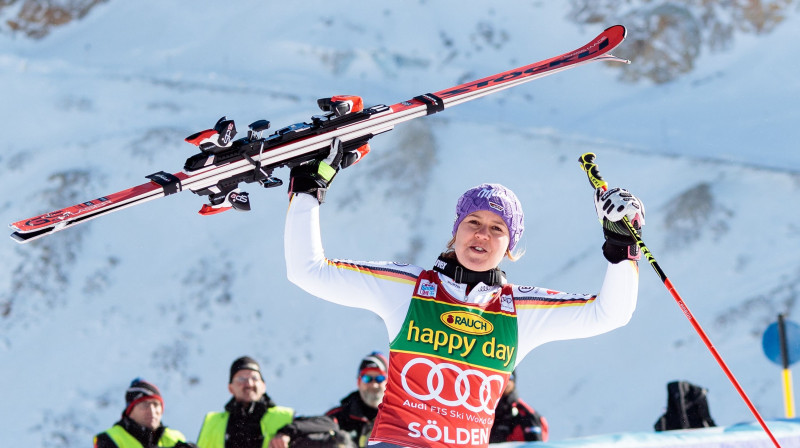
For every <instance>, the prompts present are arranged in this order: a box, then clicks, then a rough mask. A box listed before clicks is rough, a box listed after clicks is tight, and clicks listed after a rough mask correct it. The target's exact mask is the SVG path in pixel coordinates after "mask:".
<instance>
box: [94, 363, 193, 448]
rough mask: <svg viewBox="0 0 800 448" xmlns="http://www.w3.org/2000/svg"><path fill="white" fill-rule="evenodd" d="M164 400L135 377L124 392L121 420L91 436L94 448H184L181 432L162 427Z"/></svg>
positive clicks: (150, 387) (146, 383)
mask: <svg viewBox="0 0 800 448" xmlns="http://www.w3.org/2000/svg"><path fill="white" fill-rule="evenodd" d="M163 413H164V399H163V398H162V397H161V392H160V391H159V390H158V388H157V387H156V386H155V385H154V384H152V383H148V382H147V381H145V380H143V379H141V378H136V379H134V380H133V381H132V382H131V385H130V386H129V387H128V389H127V390H126V391H125V410H124V411H122V419H120V421H118V422H117V423H114V426H112V427H111V428H110V429H108V430H106V431H105V432H102V433H100V434H98V435H96V436H94V448H151V447H181V446H183V447H186V446H191V445H189V444H186V443H184V442H185V441H186V437H185V436H184V435H183V434H181V432H180V431H177V430H174V429H171V428H168V427H166V426H164V425H163V424H161V416H162V414H163Z"/></svg>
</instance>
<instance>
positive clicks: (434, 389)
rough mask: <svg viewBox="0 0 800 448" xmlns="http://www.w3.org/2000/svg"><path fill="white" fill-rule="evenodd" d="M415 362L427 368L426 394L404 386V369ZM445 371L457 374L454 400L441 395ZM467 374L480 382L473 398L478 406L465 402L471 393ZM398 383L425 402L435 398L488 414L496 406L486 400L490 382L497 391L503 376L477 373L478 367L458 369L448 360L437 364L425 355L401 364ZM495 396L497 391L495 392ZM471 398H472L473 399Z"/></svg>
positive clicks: (495, 403)
mask: <svg viewBox="0 0 800 448" xmlns="http://www.w3.org/2000/svg"><path fill="white" fill-rule="evenodd" d="M417 364H424V365H426V366H428V367H430V371H429V372H428V377H427V381H426V384H427V387H428V391H427V392H428V393H426V394H420V393H417V392H416V391H413V390H411V387H409V385H408V380H407V379H406V378H407V374H408V370H409V369H411V367H413V366H415V365H417ZM445 370H452V371H453V372H455V373H457V374H458V377H456V380H455V381H454V382H453V384H452V387H453V392H454V393H455V396H456V397H457V399H456V400H448V399H445V398H443V397H442V396H441V393H442V391H443V390H444V387H445V386H446V384H445V381H444V375H443V374H442V372H443V371H445ZM470 377H477V378H478V379H479V380H480V381H481V385H480V387H479V388H478V396H477V399H478V401H479V402H480V405H479V406H475V405H473V404H471V403H469V401H470V398H472V394H471V392H472V391H471V385H470V381H469V380H470ZM401 378H402V383H403V390H405V391H406V393H408V394H409V395H411V396H412V397H414V398H416V399H418V400H422V401H429V400H436V401H438V402H439V403H441V404H443V405H445V406H463V407H464V408H466V409H468V410H470V411H472V412H481V411H483V412H485V413H487V414H489V415H492V414H494V409H495V408H496V407H497V402H496V401H495V402H494V403H492V404H491V406H490V404H489V401H490V400H491V398H492V383H493V382H497V384H498V386H497V390H498V391H502V390H503V383H504V379H503V377H502V376H500V375H497V374H494V375H489V376H487V375H486V374H485V373H483V372H481V371H480V370H475V369H466V370H464V369H461V368H460V367H458V366H457V365H455V364H451V363H447V362H444V363H440V364H437V363H435V362H433V361H431V360H429V359H426V358H415V359H413V360H411V361H410V362H408V363H407V364H406V365H405V367H403V372H402V375H401ZM498 396H499V394H498ZM473 401H474V400H473Z"/></svg>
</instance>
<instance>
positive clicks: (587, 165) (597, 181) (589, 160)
mask: <svg viewBox="0 0 800 448" xmlns="http://www.w3.org/2000/svg"><path fill="white" fill-rule="evenodd" d="M594 159H595V155H594V154H593V153H591V152H587V153H586V154H584V155H582V156H581V157H580V158H579V159H578V161H579V162H580V164H581V169H583V171H584V172H585V173H586V175H587V176H589V183H591V184H592V186H593V187H594V188H595V189H597V188H602V189H603V190H608V183H607V182H606V181H605V180H603V178H602V177H601V176H600V173H599V171H598V170H597V164H596V163H594ZM623 221H624V222H625V225H626V226H627V228H628V231H629V232H630V233H631V235H632V236H633V238H634V239H635V240H636V245H637V246H638V247H639V250H640V251H641V252H642V254H644V256H645V257H646V258H647V261H648V262H650V265H651V266H653V269H654V270H655V271H656V274H658V277H659V278H660V279H661V281H662V282H663V283H664V286H665V287H666V288H667V291H669V293H670V295H672V297H673V298H674V299H675V301H676V302H678V306H679V307H680V308H681V311H683V314H684V315H685V316H686V318H687V319H689V323H691V324H692V327H694V329H695V331H697V334H699V335H700V339H702V340H703V343H704V344H705V345H706V347H708V350H709V351H710V352H711V355H712V356H713V357H714V359H716V360H717V363H718V364H719V366H720V367H721V368H722V371H723V372H725V376H727V377H728V379H729V380H730V382H731V383H732V384H733V387H734V388H735V389H736V392H738V393H739V395H740V396H741V397H742V400H744V402H745V404H746V405H747V407H748V408H750V412H752V413H753V415H754V416H755V417H756V420H758V423H759V424H760V425H761V427H762V428H763V429H764V432H766V433H767V435H768V436H769V438H770V439H771V440H772V443H773V444H775V446H776V447H777V448H780V447H781V445H780V444H779V443H778V440H777V439H776V438H775V436H774V435H773V434H772V431H770V429H769V427H767V423H766V422H765V421H764V419H763V418H762V417H761V414H759V413H758V410H757V409H756V407H755V406H754V405H753V402H752V401H750V398H749V397H748V396H747V394H746V393H745V392H744V389H742V386H741V385H740V384H739V381H737V380H736V377H734V376H733V372H731V369H729V368H728V365H727V364H725V361H724V360H723V359H722V356H720V354H719V352H718V351H717V349H716V348H715V347H714V344H712V343H711V340H710V339H709V338H708V335H706V332H705V331H703V327H701V326H700V324H699V323H698V322H697V319H695V318H694V315H693V314H692V312H691V311H689V307H688V306H687V305H686V303H685V302H684V301H683V299H682V298H681V296H680V294H678V291H677V290H676V289H675V287H674V286H673V285H672V282H671V281H670V280H669V278H667V275H666V274H665V273H664V271H663V270H662V269H661V266H659V265H658V262H657V261H656V259H655V257H654V256H653V254H652V253H651V252H650V249H648V248H647V246H646V245H645V244H644V241H643V240H642V237H641V235H639V233H638V232H637V231H636V229H634V228H633V225H632V224H631V221H630V220H629V219H628V217H627V216H625V217H623Z"/></svg>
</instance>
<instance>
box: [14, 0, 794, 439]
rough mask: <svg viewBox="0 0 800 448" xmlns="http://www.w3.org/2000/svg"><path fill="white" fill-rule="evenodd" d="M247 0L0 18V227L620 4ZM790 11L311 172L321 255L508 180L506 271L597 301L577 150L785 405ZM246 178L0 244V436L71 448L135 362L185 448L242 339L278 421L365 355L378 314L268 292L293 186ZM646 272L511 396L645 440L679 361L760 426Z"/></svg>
mask: <svg viewBox="0 0 800 448" xmlns="http://www.w3.org/2000/svg"><path fill="white" fill-rule="evenodd" d="M262 3H263V2H256V1H242V2H237V3H235V4H231V5H227V7H226V8H225V9H223V8H220V7H219V5H218V3H217V2H210V1H197V2H193V7H192V8H190V9H186V8H184V7H179V6H177V5H176V4H172V3H170V2H156V1H152V0H146V1H139V2H113V1H112V2H107V3H101V4H99V5H98V6H96V7H94V8H93V9H92V10H91V11H90V12H89V13H88V14H87V15H86V16H85V17H84V18H83V19H82V20H80V21H74V22H71V23H69V24H67V25H64V26H61V27H58V28H55V29H53V30H52V31H51V32H50V34H49V35H48V36H47V37H45V38H43V39H39V40H31V39H27V38H24V37H22V36H21V35H19V34H11V33H10V32H9V31H8V30H7V29H4V30H3V33H2V34H0V82H1V83H2V86H4V88H3V101H2V106H0V122H2V123H4V125H5V126H4V129H6V136H7V137H6V139H5V145H4V146H5V147H4V149H3V150H2V151H0V183H2V185H3V186H4V187H5V191H7V192H10V193H11V194H6V195H5V197H4V199H2V200H0V220H2V221H3V222H7V223H8V222H12V221H16V220H18V219H21V218H24V217H26V216H32V215H34V214H35V213H38V212H44V211H49V210H54V209H57V208H60V207H63V206H65V205H71V204H73V203H77V202H79V201H82V200H87V199H91V198H94V197H97V196H99V195H102V194H107V193H110V192H113V191H118V190H121V189H123V188H127V187H129V186H132V185H136V184H139V183H142V182H143V181H144V176H145V175H147V174H150V173H153V172H156V171H160V170H165V171H174V170H177V169H179V168H180V167H181V166H182V164H183V161H184V160H185V158H186V157H188V156H190V155H192V154H193V153H194V150H193V147H192V146H191V145H189V144H186V143H184V142H183V138H184V137H186V136H187V135H189V134H191V133H193V132H195V131H198V130H202V129H205V128H208V127H210V126H212V125H213V123H214V122H215V121H216V120H217V118H219V117H220V116H222V115H227V116H228V117H230V118H234V119H236V120H237V123H238V126H239V128H240V129H244V128H245V125H246V124H247V123H250V122H252V121H255V120H257V119H260V118H266V119H269V120H271V121H272V122H273V125H274V126H282V125H285V124H290V123H293V122H297V121H302V120H306V119H308V117H309V116H310V115H312V114H315V113H317V110H315V109H316V104H315V101H316V99H317V98H320V97H324V96H330V95H332V94H338V93H354V94H359V95H362V96H363V97H364V98H365V101H366V102H367V103H368V104H376V103H385V104H391V103H394V102H397V101H400V100H402V99H407V98H410V97H412V96H415V95H418V94H420V93H424V92H429V91H436V90H439V89H441V88H445V87H448V86H451V85H455V84H456V83H459V82H463V81H466V80H469V79H475V78H479V77H481V76H484V75H488V74H491V73H496V72H499V71H502V70H507V69H509V68H512V67H515V66H519V65H523V64H526V63H529V62H533V61H535V60H540V59H544V58H547V57H550V56H553V55H556V54H559V53H561V52H563V51H566V50H569V49H571V48H574V47H577V46H578V45H580V44H582V43H584V42H585V41H587V40H588V39H589V38H591V37H593V36H594V35H595V34H596V33H597V32H598V31H600V30H601V29H602V28H604V27H605V26H607V25H611V24H613V23H602V24H591V25H586V24H576V23H574V22H573V21H571V20H569V19H568V18H567V17H569V16H570V13H571V11H570V10H569V7H568V6H567V5H559V6H557V5H555V4H541V3H536V2H534V3H527V2H515V4H502V5H495V4H493V3H489V2H481V3H476V4H475V5H474V7H470V8H462V7H460V5H461V4H460V3H458V2H453V1H446V2H427V1H420V2H417V3H415V4H403V5H396V4H393V3H389V2H370V5H369V6H368V7H365V6H364V5H363V4H362V3H360V2H352V1H340V2H336V3H335V4H334V3H329V2H321V1H314V2H306V4H304V7H303V8H302V9H298V8H297V7H296V6H293V5H292V4H290V3H288V2H285V3H283V4H270V5H269V6H268V7H265V6H264V5H263V4H262ZM15 7H18V6H15V5H12V6H10V7H7V9H5V10H3V11H0V12H2V13H4V14H7V15H6V17H8V15H10V14H12V12H14V8H15ZM796 9H797V7H796V4H793V5H792V8H789V9H788V12H787V19H786V21H785V23H783V24H781V25H780V26H779V27H776V28H775V30H774V31H773V32H770V33H763V34H758V35H754V34H748V33H738V34H736V35H735V38H734V40H733V42H732V45H731V46H730V48H728V49H727V50H726V51H719V52H711V51H703V52H702V54H701V55H700V56H699V57H698V59H697V61H696V64H695V67H694V69H693V70H692V71H691V72H689V73H688V74H685V75H683V76H680V77H678V78H677V79H675V80H674V81H672V82H670V83H665V84H655V83H652V82H647V81H640V82H638V83H628V82H623V81H620V80H619V76H620V68H619V67H612V66H605V65H602V64H593V65H589V66H586V67H580V68H577V69H575V70H571V71H569V72H565V73H562V74H558V75H556V76H553V77H550V78H545V79H542V80H538V81H535V82H534V83H531V84H528V85H525V86H521V87H517V88H515V89H511V90H509V91H506V92H503V93H500V94H498V95H496V96H491V97H487V98H484V99H481V100H478V101H476V102H473V103H469V104H465V105H463V106H459V107H458V108H454V109H452V110H448V111H446V113H443V114H439V115H435V116H432V117H428V118H426V119H424V120H417V121H414V122H412V123H407V124H404V125H401V126H400V127H398V128H397V129H396V130H394V131H393V132H391V133H388V134H385V135H381V136H378V137H376V138H375V140H374V141H373V143H372V147H373V153H372V154H370V156H369V157H368V158H367V159H366V160H365V161H364V163H361V164H359V165H357V167H354V168H353V169H352V170H348V171H347V172H345V173H344V174H343V175H341V176H339V177H338V178H337V180H336V182H335V184H334V185H333V188H332V189H331V192H330V196H329V201H328V203H326V205H325V207H324V209H323V220H324V226H323V232H324V233H323V238H324V241H325V245H326V249H327V252H328V255H329V256H331V257H346V258H353V259H389V260H394V259H396V260H403V261H408V262H415V263H419V264H421V265H424V266H427V265H430V263H431V262H432V260H433V259H434V258H435V256H436V254H437V253H438V252H439V251H440V250H441V249H442V248H443V247H444V244H445V243H446V241H447V239H448V238H449V225H450V224H449V223H450V222H451V220H452V207H453V205H454V202H455V199H456V198H457V197H458V195H459V194H460V193H461V192H462V191H463V190H465V189H466V188H468V187H470V186H472V185H475V184H477V183H480V182H502V183H504V184H506V185H507V186H509V187H510V188H512V189H513V190H514V191H515V192H517V194H518V195H519V196H520V199H521V200H522V202H523V205H524V206H525V209H526V215H527V220H526V223H527V233H526V235H525V237H524V238H523V243H522V244H523V246H524V247H525V248H526V250H527V254H526V256H525V257H523V258H522V259H521V260H520V261H518V262H516V263H509V264H506V265H505V266H504V269H505V270H506V271H507V272H508V274H509V277H510V278H511V279H512V280H513V281H515V282H517V283H523V284H524V283H528V284H536V285H540V286H546V287H551V288H554V289H560V290H566V291H575V292H592V291H596V289H597V288H598V287H599V284H600V282H601V280H602V273H603V272H604V269H605V262H604V260H603V259H602V256H601V255H600V252H599V245H600V243H601V236H600V231H599V229H597V224H596V221H595V218H594V211H593V207H592V205H591V196H590V194H591V191H590V189H589V187H588V184H587V182H586V180H585V176H584V175H583V174H582V173H581V172H580V170H579V169H578V167H577V163H576V160H577V157H578V156H579V155H580V154H582V153H583V152H587V151H593V152H595V153H597V154H598V163H599V165H600V168H601V172H602V173H603V175H604V176H605V177H606V178H607V179H608V180H609V181H610V182H611V183H612V184H621V185H623V186H625V187H627V188H629V189H631V190H632V191H633V192H634V193H635V194H637V195H638V196H640V197H641V198H642V199H643V200H644V201H645V203H646V204H647V211H648V216H647V229H646V233H645V239H646V241H647V243H648V245H649V246H650V247H651V249H652V250H653V251H654V253H655V255H656V257H657V258H658V260H659V262H660V263H661V265H662V266H663V267H664V269H665V270H666V271H667V274H668V275H669V276H670V278H672V280H673V282H674V283H675V285H676V287H677V288H678V290H679V291H680V292H681V294H682V295H683V296H684V299H685V300H686V302H687V303H688V305H689V307H690V308H691V309H692V311H693V312H694V314H695V316H696V317H697V319H698V321H699V322H700V323H701V324H702V325H703V326H704V328H705V329H706V331H707V332H708V333H709V335H710V337H711V338H712V340H713V341H714V342H715V344H716V345H717V348H718V349H719V351H720V352H721V353H722V355H723V357H724V358H725V360H726V361H727V362H728V364H729V366H730V367H731V369H732V370H733V371H734V373H735V374H736V375H737V378H738V379H739V380H740V381H741V383H742V384H743V386H744V388H745V390H746V391H747V392H748V393H749V394H750V396H751V398H752V399H753V401H754V402H755V403H756V405H757V407H758V408H759V409H760V410H761V412H762V413H763V414H764V416H765V417H766V418H770V419H774V418H778V417H781V416H782V414H783V404H782V401H781V400H782V398H781V383H780V371H779V369H778V368H777V367H776V366H774V365H772V364H771V363H769V362H768V361H767V360H766V358H765V357H764V356H763V354H762V352H761V345H760V344H761V340H760V337H761V332H762V331H763V329H764V328H765V327H766V326H767V325H768V324H769V323H771V322H772V321H774V320H775V318H776V316H777V314H778V313H779V312H784V313H788V314H789V318H790V319H791V318H792V317H793V316H792V314H793V313H792V312H793V311H794V308H795V306H796V305H795V304H796V302H797V300H796V299H797V290H798V288H799V287H800V260H798V258H797V255H796V251H797V247H800V244H798V243H800V224H798V222H800V219H798V218H800V211H798V210H799V208H798V207H797V205H798V199H797V198H798V189H800V180H799V177H798V170H797V168H796V166H797V165H798V162H800V160H798V157H800V156H798V154H800V153H799V152H798V151H797V141H800V135H799V133H800V131H798V127H797V126H796V123H798V121H800V120H799V119H800V112H798V109H797V108H796V107H795V106H794V104H793V103H794V102H795V100H796V98H797V97H798V93H800V81H798V80H797V77H796V73H797V69H798V68H800V67H798V64H797V63H793V62H788V61H786V55H787V54H789V51H790V50H789V48H790V47H789V45H791V44H790V43H791V42H796V41H797V39H798V37H800V36H798V34H800V27H798V26H797V23H798V19H797V14H796ZM618 15H619V16H620V17H622V16H623V15H622V14H621V13H620V14H618ZM620 23H623V24H625V22H620ZM634 37H636V36H629V39H631V40H632V39H633V38H634ZM628 57H630V58H631V59H633V60H634V61H636V55H635V54H633V55H629V56H628ZM409 155H411V157H409ZM280 174H282V175H284V176H285V175H286V173H280ZM248 190H249V191H250V193H251V199H252V200H253V205H254V210H253V211H252V212H250V213H249V214H242V213H233V212H230V213H226V214H223V215H220V216H215V217H211V218H202V217H200V216H199V215H197V214H196V213H195V211H196V210H198V209H199V208H200V206H201V204H202V200H201V199H200V198H198V197H197V196H194V195H191V194H189V193H184V194H181V195H175V196H171V197H169V198H165V199H161V200H158V201H154V202H152V203H149V204H146V205H143V206H141V207H137V208H135V209H130V210H127V211H122V212H119V213H116V214H114V215H111V216H108V217H104V218H102V219H100V220H97V221H95V222H92V223H89V224H87V225H84V226H80V227H78V228H75V229H72V230H68V231H64V232H62V233H59V234H56V235H53V236H52V237H48V238H45V239H44V240H42V241H41V243H36V244H31V245H25V246H18V245H16V244H14V243H12V242H11V241H10V240H9V241H8V242H7V243H6V244H3V245H0V259H2V260H3V261H4V265H5V266H6V269H4V270H3V271H2V272H1V273H0V382H2V383H3V384H8V385H12V387H8V388H7V389H5V390H4V392H3V394H2V400H0V401H2V403H3V404H2V405H0V422H2V423H0V429H1V430H2V433H3V434H4V437H3V439H4V443H3V445H6V443H8V444H14V445H20V446H22V445H26V446H64V447H69V446H85V444H86V443H87V440H88V439H89V438H90V437H91V435H92V434H94V433H97V432H100V431H102V430H104V429H106V428H107V427H108V426H110V425H111V424H112V423H113V422H114V421H115V420H116V419H117V418H118V415H119V413H120V411H121V408H122V405H123V400H122V396H123V390H124V388H125V386H126V385H127V383H128V382H129V381H130V380H131V379H132V378H134V377H136V376H143V377H145V378H147V379H149V380H151V381H153V382H155V383H156V384H157V385H159V387H161V390H162V392H163V393H164V395H165V400H166V414H165V418H164V421H165V423H166V424H168V425H170V426H173V427H175V428H178V429H180V430H182V431H184V432H185V433H186V434H187V435H188V436H189V437H190V438H194V437H195V435H196V433H197V431H198V430H199V426H200V423H201V419H202V416H203V414H204V413H205V412H207V411H210V410H217V409H219V408H221V407H222V405H223V403H224V402H225V401H226V400H227V399H228V392H227V389H226V381H227V370H228V366H229V365H230V362H231V361H232V360H233V359H234V358H235V357H238V356H240V355H242V354H250V355H251V356H255V357H256V358H258V359H259V360H261V362H262V366H263V368H264V370H265V372H266V376H267V386H268V392H269V393H270V395H272V397H273V398H274V399H275V400H276V401H277V402H278V403H280V404H284V405H287V406H292V407H295V408H296V409H297V410H298V412H299V413H303V414H313V413H319V412H323V411H325V410H326V409H328V408H329V407H331V406H332V405H334V404H335V403H336V402H337V401H338V399H339V398H341V397H342V396H344V395H345V394H346V393H348V392H349V391H350V390H351V389H352V388H353V387H354V386H355V384H354V378H353V376H354V375H353V368H354V366H355V365H356V363H357V362H358V360H359V359H360V358H361V356H363V355H364V354H365V353H367V352H369V351H371V350H374V349H380V350H386V347H387V344H388V340H387V336H386V332H385V330H384V328H383V325H382V323H381V322H380V321H379V320H378V319H377V318H376V317H374V316H373V315H371V314H369V313H367V312H365V311H362V310H356V309H347V308H342V307H338V306H334V305H331V304H327V303H324V302H321V301H319V300H317V299H314V298H313V297H310V296H308V295H306V294H305V293H303V292H302V291H300V290H299V289H297V288H296V287H294V286H293V285H291V284H289V283H288V282H287V280H286V277H285V272H284V268H283V246H282V231H283V213H284V211H285V207H286V197H285V194H284V190H283V189H282V188H281V189H279V191H276V190H272V191H258V190H256V189H255V188H254V187H251V188H249V189H248ZM641 271H642V276H641V279H642V280H641V288H640V291H641V292H640V305H639V307H638V309H637V312H636V315H635V316H634V319H633V321H632V322H631V323H630V324H629V325H628V326H626V327H624V328H622V329H619V330H617V331H614V332H612V333H609V334H606V335H603V336H599V337H596V338H592V339H587V340H578V341H568V342H558V343H553V344H549V345H546V346H543V347H540V348H539V349H537V350H535V351H534V352H533V353H532V354H531V355H530V356H529V357H528V358H527V359H526V360H525V361H524V362H523V363H522V365H521V366H520V369H519V378H520V379H519V383H520V391H521V395H522V396H523V397H524V398H525V399H527V401H529V402H530V403H532V404H533V405H534V406H535V407H536V408H537V409H539V410H540V411H541V412H542V413H543V414H544V415H546V416H547V418H548V420H549V421H550V424H551V436H552V438H553V440H562V439H566V438H570V437H579V436H587V435H593V434H603V433H611V432H622V431H649V430H650V429H651V428H652V424H653V422H654V421H655V420H656V419H657V418H658V416H659V415H660V414H661V412H662V408H663V407H664V405H665V404H666V383H667V382H668V381H671V380H674V379H687V380H690V381H692V382H695V383H697V384H700V385H703V386H705V387H708V388H709V390H710V404H711V410H712V415H713V417H714V418H715V419H716V421H717V422H718V423H719V424H721V425H728V424H733V423H737V422H742V421H752V420H753V418H752V416H751V415H750V414H749V412H748V410H747V408H746V407H745V406H744V404H743V403H742V401H741V399H740V398H739V397H738V395H737V394H736V392H735V391H734V390H733V388H732V387H731V386H730V384H729V382H728V380H727V378H725V376H724V374H723V373H722V371H721V370H720V369H719V367H718V366H717V365H716V363H715V362H714V360H713V359H712V358H711V356H710V355H709V353H708V351H707V350H706V349H705V347H704V346H703V344H702V342H701V341H700V340H699V339H698V338H697V336H696V335H695V334H694V331H693V330H692V328H691V327H690V325H689V323H688V322H687V320H686V318H685V317H684V316H683V314H682V313H681V312H680V310H679V309H678V307H677V306H676V305H675V303H674V302H673V301H672V299H671V298H670V297H669V295H668V294H667V293H666V291H665V290H664V288H663V286H662V285H661V283H660V282H659V281H658V279H657V278H656V276H655V275H654V274H653V273H652V272H650V268H649V266H647V265H646V264H642V266H641ZM794 319H795V320H798V319H800V318H798V317H796V316H794ZM609 404H611V405H612V406H613V407H614V408H615V409H616V411H615V412H613V413H609V412H608V407H609Z"/></svg>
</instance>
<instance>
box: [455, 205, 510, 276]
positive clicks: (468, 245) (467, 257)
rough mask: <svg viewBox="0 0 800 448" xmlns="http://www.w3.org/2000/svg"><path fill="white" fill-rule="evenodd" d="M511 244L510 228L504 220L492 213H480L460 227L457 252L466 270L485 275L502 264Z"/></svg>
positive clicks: (470, 217) (457, 233)
mask: <svg viewBox="0 0 800 448" xmlns="http://www.w3.org/2000/svg"><path fill="white" fill-rule="evenodd" d="M508 242H509V236H508V227H506V223H505V222H504V221H503V218H501V217H500V216H499V215H497V214H496V213H493V212H490V211H488V210H478V211H476V212H473V213H470V214H469V215H467V217H466V218H464V220H463V221H461V223H460V224H459V225H458V229H457V230H456V239H455V242H454V243H453V249H455V252H456V257H457V258H458V261H459V263H461V264H462V265H463V266H464V267H465V268H467V269H471V270H473V271H478V272H481V271H488V270H489V269H494V268H496V267H497V266H498V265H499V264H500V261H501V260H502V259H503V256H504V255H505V254H506V250H508Z"/></svg>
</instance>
